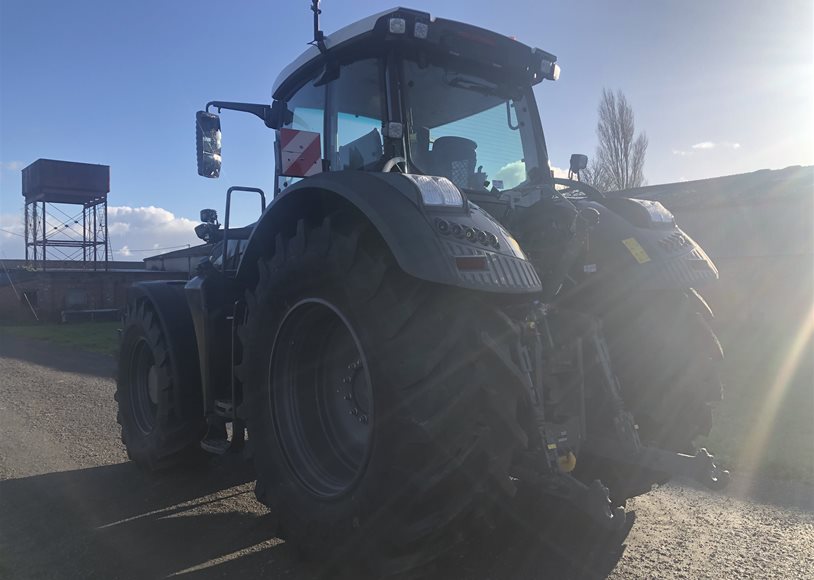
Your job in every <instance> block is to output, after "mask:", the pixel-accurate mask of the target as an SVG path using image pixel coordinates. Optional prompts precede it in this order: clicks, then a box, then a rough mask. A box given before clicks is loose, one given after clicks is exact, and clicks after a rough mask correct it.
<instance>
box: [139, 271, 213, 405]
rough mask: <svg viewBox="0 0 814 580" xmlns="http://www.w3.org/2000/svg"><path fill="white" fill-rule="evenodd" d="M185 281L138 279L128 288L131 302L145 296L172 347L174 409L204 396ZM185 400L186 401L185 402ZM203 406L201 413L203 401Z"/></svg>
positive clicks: (168, 344)
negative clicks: (185, 292) (147, 280)
mask: <svg viewBox="0 0 814 580" xmlns="http://www.w3.org/2000/svg"><path fill="white" fill-rule="evenodd" d="M184 285H185V282H184V281H179V280H161V281H151V282H137V283H135V284H133V285H132V286H130V287H129V288H128V289H127V302H128V304H130V303H134V302H136V301H137V300H139V299H144V300H146V301H147V302H148V303H149V304H150V306H151V307H152V308H153V310H154V311H155V313H156V315H157V316H158V323H159V325H160V326H161V330H162V332H163V334H164V338H165V340H166V343H167V348H168V349H169V351H170V352H169V356H170V365H169V366H170V370H171V372H172V380H173V384H175V385H177V386H178V388H177V389H176V390H175V392H174V393H173V395H174V403H175V405H174V407H175V409H188V408H190V405H189V404H188V401H190V400H195V398H198V399H200V398H201V375H200V370H199V367H198V345H197V343H196V341H195V329H194V327H193V323H192V316H191V314H190V309H189V305H188V304H187V299H186V296H185V294H184ZM190 397H193V398H192V399H190ZM182 400H183V401H187V403H185V404H183V405H182V404H181V401H182ZM192 408H194V407H192ZM200 409H201V413H202V412H203V406H202V405H201V407H200Z"/></svg>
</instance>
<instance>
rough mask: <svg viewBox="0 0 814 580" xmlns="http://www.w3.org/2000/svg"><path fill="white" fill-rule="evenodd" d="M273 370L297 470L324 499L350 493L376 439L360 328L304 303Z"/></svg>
mask: <svg viewBox="0 0 814 580" xmlns="http://www.w3.org/2000/svg"><path fill="white" fill-rule="evenodd" d="M270 365H271V368H270V373H269V377H270V379H271V384H270V385H269V391H270V394H271V400H270V403H271V405H272V413H273V416H274V419H275V426H276V429H277V433H278V438H279V441H280V444H281V446H282V448H283V451H284V453H285V455H286V458H287V460H288V464H289V467H290V468H291V470H292V471H293V472H294V474H295V475H296V476H297V479H298V480H299V481H300V483H302V484H303V486H304V487H306V488H307V489H308V490H309V491H311V492H312V493H314V494H316V495H320V496H336V495H340V494H343V493H346V492H347V491H349V490H350V489H351V488H352V487H353V486H354V484H355V483H356V481H357V480H358V479H359V478H360V477H361V475H362V474H363V473H364V470H365V468H366V465H367V459H368V456H369V453H370V449H371V439H372V432H373V425H372V423H373V396H372V389H371V382H370V377H369V373H368V369H367V368H366V365H365V362H364V355H363V351H362V349H361V346H360V343H359V341H358V339H357V337H356V334H355V333H354V332H353V330H352V327H351V326H350V324H349V323H348V321H347V319H346V318H345V317H344V316H343V315H342V314H341V312H340V311H339V310H338V309H337V308H335V307H334V306H332V305H330V304H328V303H327V302H324V301H321V300H317V299H312V300H306V301H303V302H300V303H299V304H298V305H296V306H295V307H293V308H292V309H291V310H290V311H289V313H288V314H287V315H286V317H285V319H284V321H283V323H282V325H281V326H280V331H279V333H278V335H277V338H276V339H275V344H274V349H273V352H272V357H271V361H270Z"/></svg>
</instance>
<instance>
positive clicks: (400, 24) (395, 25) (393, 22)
mask: <svg viewBox="0 0 814 580" xmlns="http://www.w3.org/2000/svg"><path fill="white" fill-rule="evenodd" d="M388 26H389V29H390V34H404V33H405V32H407V21H406V20H404V18H391V19H390V22H389V24H388Z"/></svg>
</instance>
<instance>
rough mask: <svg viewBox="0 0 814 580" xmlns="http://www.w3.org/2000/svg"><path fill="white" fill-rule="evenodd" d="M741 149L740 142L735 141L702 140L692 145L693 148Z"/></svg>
mask: <svg viewBox="0 0 814 580" xmlns="http://www.w3.org/2000/svg"><path fill="white" fill-rule="evenodd" d="M716 147H717V148H720V149H740V148H741V144H740V143H733V142H732V141H719V142H718V143H715V142H713V141H701V142H700V143H696V144H695V145H693V146H692V148H693V149H715V148H716Z"/></svg>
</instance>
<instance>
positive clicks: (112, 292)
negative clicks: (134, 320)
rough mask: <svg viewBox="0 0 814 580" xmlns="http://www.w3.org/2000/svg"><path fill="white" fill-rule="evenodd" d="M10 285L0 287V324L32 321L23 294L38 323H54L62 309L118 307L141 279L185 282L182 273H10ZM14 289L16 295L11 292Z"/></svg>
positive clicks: (15, 271)
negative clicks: (32, 306) (32, 303)
mask: <svg viewBox="0 0 814 580" xmlns="http://www.w3.org/2000/svg"><path fill="white" fill-rule="evenodd" d="M9 274H10V276H11V280H12V282H13V283H14V287H12V285H11V284H8V283H7V280H6V283H5V284H3V285H0V323H1V322H15V321H28V320H33V319H34V316H33V314H32V313H31V309H30V308H29V306H28V304H27V302H26V301H25V299H24V297H23V296H24V293H27V294H28V296H29V298H30V300H31V301H32V302H35V303H36V304H35V309H36V311H37V315H38V316H39V317H40V319H41V320H52V321H58V320H59V319H60V316H61V312H62V311H63V310H81V309H103V308H122V307H123V306H124V305H125V302H126V298H127V288H128V287H129V286H130V285H132V284H133V283H134V282H139V281H143V280H186V279H187V277H188V276H187V273H186V272H147V271H143V270H142V271H108V272H101V271H100V272H92V271H90V272H89V271H77V270H72V271H70V270H62V271H46V272H41V271H36V272H29V271H25V270H10V271H9ZM15 289H16V293H15Z"/></svg>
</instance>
